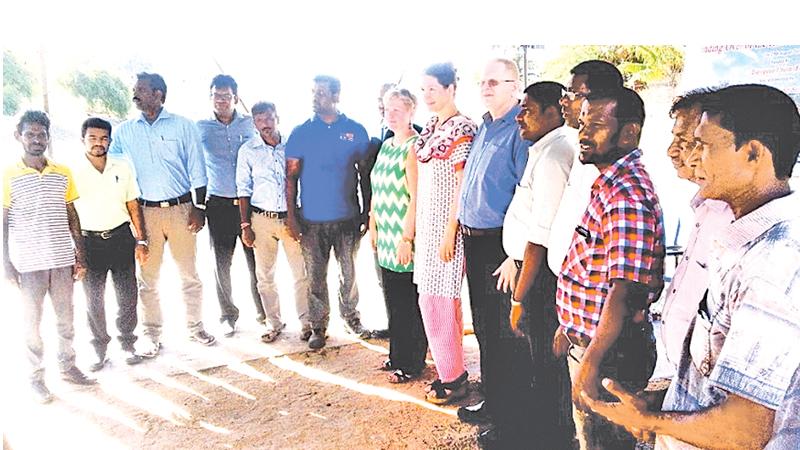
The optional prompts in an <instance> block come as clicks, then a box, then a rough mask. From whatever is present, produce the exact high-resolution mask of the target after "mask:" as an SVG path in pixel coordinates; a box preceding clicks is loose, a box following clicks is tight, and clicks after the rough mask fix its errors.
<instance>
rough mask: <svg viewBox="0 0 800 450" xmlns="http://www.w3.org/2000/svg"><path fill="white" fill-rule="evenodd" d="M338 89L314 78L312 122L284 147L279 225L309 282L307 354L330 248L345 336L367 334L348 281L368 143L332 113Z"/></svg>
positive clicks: (319, 330)
mask: <svg viewBox="0 0 800 450" xmlns="http://www.w3.org/2000/svg"><path fill="white" fill-rule="evenodd" d="M340 87H341V84H340V82H339V80H338V79H336V78H334V77H330V76H326V75H319V76H317V77H315V78H314V89H313V95H314V99H313V107H314V117H313V118H312V119H309V120H307V121H306V122H305V123H303V124H302V125H299V126H298V127H296V128H295V129H294V130H293V131H292V134H291V135H290V136H289V139H288V141H287V142H286V175H287V180H286V181H287V182H286V199H287V202H286V203H287V217H286V224H287V226H288V227H289V233H290V236H292V237H293V238H295V239H299V240H300V244H301V245H302V247H303V257H304V259H305V264H306V272H307V273H308V276H309V278H310V280H309V289H310V292H309V294H310V295H309V315H310V316H311V326H312V332H311V333H310V334H309V333H305V334H304V335H303V336H302V337H303V338H304V339H305V338H308V339H309V341H308V346H309V347H310V348H312V349H318V348H322V347H324V346H325V330H326V328H327V327H328V319H329V316H330V304H329V300H328V285H327V278H328V260H329V258H330V251H331V248H333V250H334V253H335V255H336V261H337V262H338V263H339V270H340V272H341V276H340V278H339V283H340V284H339V314H340V315H341V316H342V318H343V319H344V320H345V322H346V323H347V327H348V329H349V331H351V332H352V333H354V334H357V335H360V336H362V337H364V336H367V335H368V334H369V331H367V330H366V329H364V327H363V326H362V325H361V318H360V316H359V313H358V310H356V306H357V305H358V288H357V287H356V279H355V257H356V253H357V252H358V244H359V241H360V240H361V237H362V236H363V235H364V233H365V232H366V226H367V223H368V220H367V217H368V214H369V209H368V208H369V202H370V192H369V189H368V188H367V189H364V184H363V183H362V189H361V198H362V203H361V205H362V206H359V199H358V185H359V180H360V179H367V178H366V176H367V174H366V171H367V170H368V166H367V164H366V162H365V159H366V158H367V153H368V152H367V150H368V146H369V136H368V135H367V131H366V130H365V129H364V127H363V126H362V125H361V124H359V123H358V122H355V121H354V120H351V119H349V118H348V117H347V116H345V115H344V114H342V113H340V112H339V111H338V109H337V107H336V105H337V104H338V103H339V91H340ZM298 181H299V194H300V196H299V199H300V206H301V207H300V208H299V209H298V208H297V205H296V199H297V198H298Z"/></svg>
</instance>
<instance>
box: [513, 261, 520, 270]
mask: <svg viewBox="0 0 800 450" xmlns="http://www.w3.org/2000/svg"><path fill="white" fill-rule="evenodd" d="M514 265H515V266H517V269H522V261H520V260H518V259H515V260H514Z"/></svg>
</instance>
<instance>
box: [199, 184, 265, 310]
mask: <svg viewBox="0 0 800 450" xmlns="http://www.w3.org/2000/svg"><path fill="white" fill-rule="evenodd" d="M233 200H234V199H232V198H231V199H228V198H224V197H217V196H214V195H212V196H210V197H209V198H208V202H207V203H206V219H208V235H209V237H210V240H211V252H212V253H213V254H214V261H215V264H214V280H215V281H216V285H217V299H218V300H219V309H220V318H219V321H220V323H222V322H231V323H235V322H236V321H237V320H239V308H237V307H236V305H234V304H233V295H232V288H231V263H232V261H233V253H234V250H236V241H237V240H240V239H241V226H240V223H241V216H240V215H239V206H238V205H234V204H233ZM242 250H244V256H245V259H246V261H247V268H248V269H249V272H250V295H251V297H252V298H253V304H254V305H255V307H256V320H257V321H258V322H261V323H263V322H264V320H265V319H266V317H267V316H266V314H264V307H263V306H262V305H261V296H260V295H258V280H257V279H256V259H255V256H254V255H253V249H252V248H250V247H247V246H246V245H244V244H242Z"/></svg>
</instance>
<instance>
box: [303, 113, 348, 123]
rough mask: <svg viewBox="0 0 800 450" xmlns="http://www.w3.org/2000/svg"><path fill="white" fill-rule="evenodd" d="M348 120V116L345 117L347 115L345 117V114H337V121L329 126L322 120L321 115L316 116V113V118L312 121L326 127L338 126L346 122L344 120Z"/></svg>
mask: <svg viewBox="0 0 800 450" xmlns="http://www.w3.org/2000/svg"><path fill="white" fill-rule="evenodd" d="M346 118H347V116H345V115H344V113H337V115H336V120H334V121H333V122H332V123H330V124H328V123H327V122H325V121H324V120H322V118H321V117H320V116H319V114H316V113H315V114H314V118H313V119H311V120H312V121H313V122H319V123H324V124H325V125H336V124H337V123H339V122H341V121H342V120H344V119H346Z"/></svg>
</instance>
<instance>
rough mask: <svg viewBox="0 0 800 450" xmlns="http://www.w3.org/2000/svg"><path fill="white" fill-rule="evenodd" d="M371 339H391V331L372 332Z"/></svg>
mask: <svg viewBox="0 0 800 450" xmlns="http://www.w3.org/2000/svg"><path fill="white" fill-rule="evenodd" d="M370 337H372V338H373V339H389V330H387V329H383V330H372V335H371V336H370Z"/></svg>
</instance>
